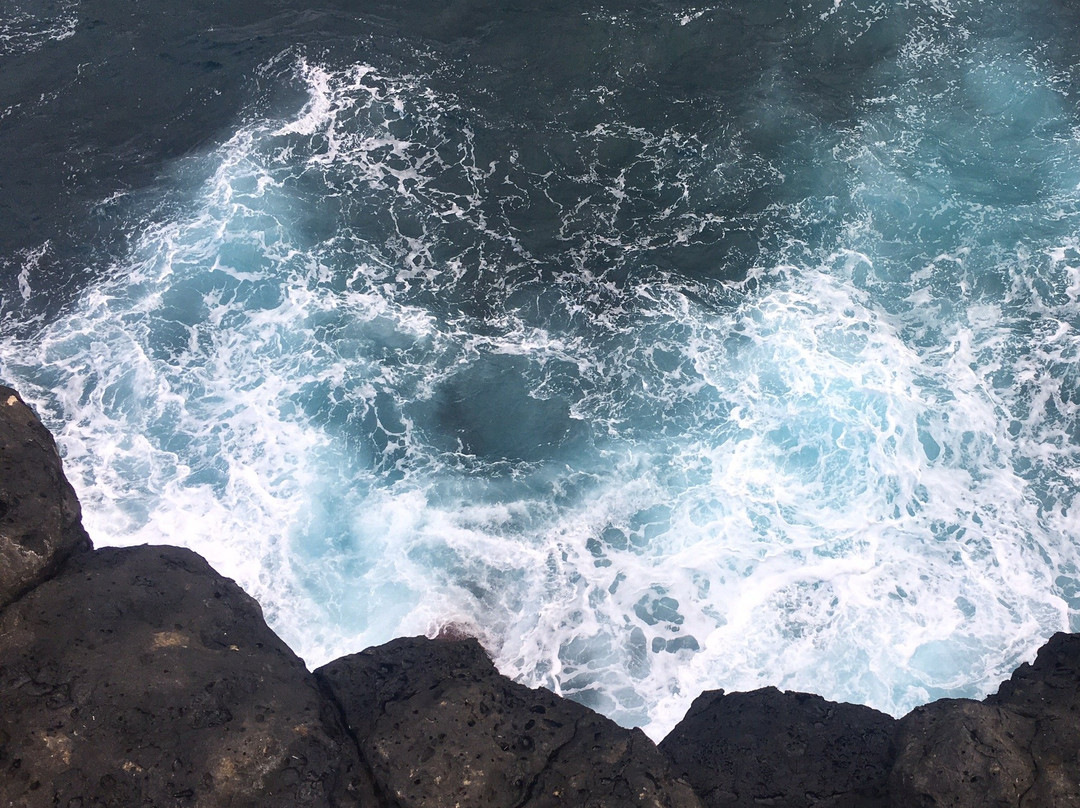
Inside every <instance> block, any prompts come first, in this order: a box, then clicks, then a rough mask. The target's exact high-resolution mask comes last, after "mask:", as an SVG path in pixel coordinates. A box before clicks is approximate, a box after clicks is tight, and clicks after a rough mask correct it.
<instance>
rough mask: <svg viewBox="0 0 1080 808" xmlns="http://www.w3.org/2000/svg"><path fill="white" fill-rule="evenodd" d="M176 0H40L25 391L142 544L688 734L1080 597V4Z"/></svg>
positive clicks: (30, 92) (1063, 615) (73, 468)
mask: <svg viewBox="0 0 1080 808" xmlns="http://www.w3.org/2000/svg"><path fill="white" fill-rule="evenodd" d="M150 6H151V7H150V8H149V9H148V10H143V11H138V12H132V11H130V10H123V9H122V8H121V7H120V6H119V5H117V6H116V8H112V7H111V6H107V5H104V4H91V3H89V2H88V0H82V2H80V1H79V0H70V2H56V3H44V4H31V3H22V2H3V3H0V85H2V86H3V88H4V89H3V95H0V141H2V140H3V138H4V131H5V128H6V130H7V132H8V134H9V140H8V143H9V144H12V143H19V144H24V145H23V146H21V147H20V148H15V146H11V147H10V148H7V150H2V149H0V178H3V177H7V178H8V179H9V180H10V181H9V182H7V189H6V190H7V192H9V193H10V194H11V195H9V197H8V202H7V203H6V204H7V212H8V215H9V216H11V217H16V219H17V221H19V222H25V227H21V228H14V229H13V230H12V232H9V234H8V235H7V236H5V238H6V239H7V241H5V242H3V243H2V245H0V246H3V247H4V249H5V253H4V254H3V255H0V273H2V274H3V277H2V279H0V380H2V381H3V382H4V383H7V384H10V385H13V386H15V387H17V388H18V389H19V390H20V391H21V392H22V393H23V394H24V396H25V397H26V398H27V400H28V401H30V402H32V403H33V404H34V405H35V406H36V407H37V408H38V410H39V412H40V413H41V415H42V417H43V418H44V420H45V422H46V423H47V425H48V426H49V427H50V428H51V429H52V430H53V431H54V433H55V434H56V436H57V440H58V442H59V444H60V446H61V450H62V452H63V455H64V461H65V468H66V470H67V473H68V475H69V477H70V478H71V480H72V482H73V483H74V485H75V487H76V489H77V491H78V492H79V495H80V498H81V500H82V503H83V509H84V521H85V523H86V526H87V528H88V530H89V531H90V533H91V535H92V537H93V538H94V540H95V542H96V543H97V544H99V545H102V544H116V545H126V544H137V543H143V542H152V543H153V542H167V543H173V544H179V545H183V546H187V547H191V548H192V549H194V550H196V551H198V552H200V553H202V554H203V555H205V556H206V557H207V558H208V559H209V560H210V561H211V563H213V564H214V565H215V566H217V567H218V569H220V570H221V571H223V572H224V573H225V574H227V575H230V576H232V577H234V578H236V580H237V581H238V582H239V583H240V584H242V585H243V586H244V587H245V588H246V589H247V590H248V591H249V592H251V593H252V594H253V595H254V596H255V597H256V598H257V599H258V600H259V601H260V603H261V604H262V606H263V608H264V610H265V612H266V615H267V618H268V621H269V622H270V624H271V625H272V627H273V628H274V629H275V630H276V631H277V632H278V633H279V634H280V635H281V636H282V637H283V638H284V639H285V640H286V641H287V642H288V643H289V644H290V645H291V646H292V647H293V648H294V649H295V650H296V651H297V652H298V653H299V654H301V655H302V656H303V657H304V658H305V660H306V661H307V662H308V663H309V665H311V666H316V665H320V664H322V663H324V662H326V661H328V660H329V659H332V658H334V657H336V656H338V655H341V654H344V653H350V652H353V651H356V650H359V649H361V648H364V647H367V646H369V645H373V644H378V643H382V642H385V641H387V640H389V639H391V638H393V637H396V636H401V635H407V634H428V635H432V636H433V635H435V634H437V633H438V632H439V631H441V630H443V629H445V628H447V627H451V626H452V627H454V628H456V629H457V630H460V631H465V632H466V633H469V634H473V635H475V636H477V637H478V638H479V639H480V640H481V641H482V642H483V644H484V645H485V647H486V648H487V649H488V650H489V652H490V653H491V654H492V656H493V658H494V659H495V661H496V663H497V665H498V667H499V668H500V670H502V671H503V672H504V673H506V674H508V675H510V676H513V677H514V678H516V679H517V680H519V681H522V682H525V683H526V684H529V685H534V686H544V687H548V688H551V689H552V690H554V691H556V692H558V693H561V694H563V695H565V696H568V697H570V698H573V699H575V700H577V701H580V702H583V703H585V704H587V705H589V706H591V707H594V708H595V709H597V710H599V711H601V712H603V713H605V714H607V715H609V716H611V717H612V718H614V719H615V720H617V721H619V722H620V723H622V724H624V725H628V726H642V727H643V728H644V729H645V730H646V731H647V732H648V733H649V734H650V735H652V736H653V737H654V738H660V737H662V736H663V735H664V734H665V733H666V732H667V731H668V730H669V729H670V728H671V727H672V726H673V725H674V724H675V723H676V722H677V721H678V720H679V719H680V718H681V716H682V714H683V713H684V712H685V710H686V708H687V707H688V706H689V703H690V701H691V700H692V699H693V698H694V697H695V696H696V695H697V694H698V693H700V692H701V691H702V690H704V689H709V688H717V687H723V688H725V689H728V690H747V689H752V688H756V687H761V686H765V685H776V686H778V687H781V688H785V689H797V690H806V691H812V692H816V693H820V694H821V695H823V696H825V697H827V698H829V699H834V700H843V701H853V702H858V703H864V704H869V705H871V706H873V707H875V708H878V709H880V710H884V711H886V712H889V713H892V714H894V715H900V714H902V713H904V712H906V711H907V710H909V709H911V708H912V707H914V706H916V705H918V704H921V703H924V702H926V701H929V700H931V699H935V698H939V697H944V696H972V697H981V696H982V695H984V694H986V693H987V692H990V691H992V690H994V689H996V686H997V683H998V682H999V681H1000V680H1001V679H1002V678H1004V677H1005V676H1007V675H1008V673H1009V672H1010V671H1011V670H1012V668H1013V667H1015V666H1016V665H1017V664H1018V663H1019V662H1021V661H1023V660H1025V659H1030V658H1032V657H1033V654H1034V651H1035V649H1037V648H1038V646H1039V645H1040V644H1041V643H1042V642H1043V641H1045V639H1046V638H1047V637H1048V636H1049V635H1050V634H1052V633H1053V632H1055V631H1059V630H1080V553H1078V536H1080V503H1078V502H1077V493H1078V490H1080V106H1078V103H1077V101H1078V90H1080V36H1078V34H1080V27H1078V24H1080V7H1077V6H1076V4H1075V3H1067V2H1060V3H1027V2H1018V3H1008V4H1006V3H998V2H991V3H986V2H967V1H965V0H927V2H916V1H915V0H901V1H898V2H852V1H851V0H828V2H803V3H777V2H745V3H735V4H722V5H700V6H688V5H684V4H676V3H671V2H641V3H617V4H610V5H601V4H589V3H586V4H584V5H583V4H567V3H558V2H549V3H542V4H536V6H535V8H530V9H527V10H521V9H515V8H506V7H504V4H491V3H481V2H460V3H457V2H455V3H435V2H431V0H426V2H418V1H414V2H407V3H396V4H393V5H389V4H387V5H380V4H373V5H371V7H370V8H369V10H368V11H361V12H357V11H355V10H349V9H344V8H340V7H337V6H334V5H331V4H328V5H326V6H321V7H318V8H314V9H313V8H311V7H310V6H307V7H305V8H303V9H300V8H295V9H294V8H291V7H290V6H289V5H288V4H287V3H279V4H276V5H273V6H270V7H267V8H265V9H247V8H246V7H244V6H235V7H233V8H232V9H231V10H230V11H229V14H232V15H233V16H232V17H230V18H229V19H227V20H220V19H218V18H217V17H215V15H216V14H223V13H225V12H221V11H220V10H215V9H213V8H210V7H209V5H208V7H206V8H204V7H202V6H201V5H199V4H198V3H196V4H195V5H194V6H193V7H192V8H191V9H190V10H189V11H186V12H185V13H184V14H183V15H182V16H183V19H182V20H181V19H179V18H180V16H181V15H180V14H179V12H176V11H175V10H172V12H173V15H174V16H175V18H176V19H175V20H174V16H169V15H163V14H159V12H161V11H162V10H166V11H167V10H169V9H170V7H169V6H168V5H166V4H160V3H158V4H157V5H156V6H155V5H154V4H150ZM118 9H120V10H118ZM138 14H143V15H144V16H145V18H144V17H139V16H137V15H138ZM155 14H157V15H158V16H156V17H155V16H154V15H155ZM132 54H134V55H132ZM139 59H143V61H139ZM154 71H157V72H154ZM5 76H7V77H13V78H8V79H5ZM84 80H85V81H87V82H90V84H88V85H86V86H84V85H82V84H80V82H82V81H84ZM95 82H96V83H95ZM153 82H158V83H157V84H155V83H153ZM49 88H52V89H49ZM133 88H134V89H133ZM87 99H92V100H93V103H92V104H91V103H90V101H88V100H87ZM215 105H217V106H215ZM76 110H81V112H80V113H79V114H80V115H83V114H85V117H77V116H76ZM165 133H168V135H166V134H165ZM40 143H44V144H46V145H47V146H48V147H49V148H51V149H53V150H54V153H53V157H54V158H55V159H56V160H57V161H59V162H58V163H56V164H55V165H54V163H53V162H50V161H49V160H42V161H40V162H39V163H36V164H35V163H33V162H32V161H30V165H29V166H28V165H27V163H28V159H27V157H26V155H27V154H30V153H33V152H32V150H33V148H35V146H34V144H40ZM41 148H45V147H44V146H42V147H41ZM56 149H62V150H63V151H62V152H56V151H55V150H56ZM27 150H30V151H27ZM61 164H62V165H61ZM56 165H61V167H60V168H57V167H56ZM50 166H51V167H50ZM50 172H51V173H50ZM38 174H40V182H38V181H36V180H32V179H31V180H27V181H26V182H21V181H17V180H18V178H20V177H23V176H24V175H26V176H27V177H31V178H33V177H35V176H37V175H38ZM27 189H30V190H27ZM13 200H14V201H13ZM2 210H3V208H2V207H0V211H2ZM19 217H21V218H19ZM12 233H14V234H12Z"/></svg>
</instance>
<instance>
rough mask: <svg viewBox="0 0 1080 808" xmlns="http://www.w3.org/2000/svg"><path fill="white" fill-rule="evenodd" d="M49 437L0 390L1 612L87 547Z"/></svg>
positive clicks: (75, 504)
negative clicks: (77, 551)
mask: <svg viewBox="0 0 1080 808" xmlns="http://www.w3.org/2000/svg"><path fill="white" fill-rule="evenodd" d="M80 519H81V512H80V510H79V500H78V499H77V498H76V496H75V490H74V489H73V488H72V487H71V484H70V483H69V482H68V481H67V479H66V478H65V477H64V471H63V468H62V467H61V463H60V454H59V453H58V452H57V450H56V443H55V442H54V441H53V438H52V435H50V434H49V431H48V430H47V429H45V427H44V426H43V425H42V423H41V421H39V420H38V417H37V416H36V415H35V414H34V411H33V410H31V409H30V408H29V407H28V406H27V405H26V404H25V403H23V400H22V398H21V397H20V396H19V394H18V393H16V392H15V391H14V390H12V389H11V388H10V387H4V386H2V385H0V608H3V607H4V606H6V605H7V604H9V603H11V602H12V601H14V600H15V599H16V598H18V597H19V596H20V595H22V594H23V593H25V592H27V591H28V590H30V589H31V588H33V587H34V586H36V585H37V584H39V583H41V582H42V581H44V580H45V579H47V578H48V577H49V576H51V575H54V574H55V573H56V571H57V570H58V569H59V568H60V565H61V564H62V563H63V562H64V560H65V559H66V558H67V557H68V556H70V555H71V554H72V553H73V552H75V551H76V550H80V549H89V548H90V539H89V538H88V537H87V535H86V531H84V530H83V527H82V522H81V521H80Z"/></svg>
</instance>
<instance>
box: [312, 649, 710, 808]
mask: <svg viewBox="0 0 1080 808" xmlns="http://www.w3.org/2000/svg"><path fill="white" fill-rule="evenodd" d="M316 675H317V676H320V677H322V678H323V679H324V681H325V682H326V683H327V684H328V685H329V687H330V689H331V691H332V692H333V693H334V695H335V697H336V698H337V699H338V702H339V703H340V705H341V706H342V708H343V711H344V714H345V717H346V722H347V723H348V725H349V728H350V730H351V731H352V732H353V733H354V734H355V736H356V738H357V741H358V743H359V745H360V748H361V751H362V752H363V754H364V756H365V758H366V759H367V760H368V761H369V763H370V765H371V768H372V771H373V774H374V776H375V779H376V781H377V783H378V784H379V786H380V788H381V789H382V790H383V791H384V793H386V794H387V795H389V796H390V797H391V798H392V799H393V800H394V801H395V803H396V805H399V806H401V808H413V807H414V806H415V807H416V808H419V806H424V808H511V807H512V806H521V808H526V806H527V807H528V808H548V807H549V806H550V808H555V806H573V808H601V807H604V808H606V807H607V806H610V807H611V808H616V807H618V808H629V807H630V806H650V808H692V807H693V806H698V805H699V804H700V803H699V802H698V800H697V798H696V797H695V796H694V794H693V793H692V792H691V790H690V788H689V787H688V786H687V785H686V784H685V783H683V782H680V781H678V780H676V779H674V778H673V777H672V776H671V774H670V772H669V770H668V767H667V764H666V762H665V761H664V759H663V757H662V756H661V755H660V754H659V752H658V751H657V749H656V747H655V746H654V745H653V743H652V741H650V740H649V739H648V738H647V737H646V736H645V735H644V734H643V733H642V732H641V731H640V730H627V729H623V728H622V727H620V726H618V725H617V724H615V723H614V722H612V721H610V720H609V719H607V718H604V717H603V716H601V715H598V714H596V713H594V712H593V711H592V710H590V709H588V708H587V707H584V706H582V705H580V704H576V703H575V702H572V701H568V700H566V699H563V698H560V697H559V696H556V695H555V694H554V693H551V692H550V691H547V690H543V689H540V690H532V689H530V688H528V687H525V686H524V685H520V684H516V683H514V682H512V681H511V680H510V679H508V678H507V677H505V676H502V675H500V674H499V673H498V672H497V671H496V670H495V667H494V665H492V663H491V660H490V659H488V657H487V655H486V654H485V653H484V651H483V649H482V648H481V647H480V645H479V643H477V642H476V641H475V640H441V639H440V640H428V639H425V638H423V637H417V638H407V639H399V640H394V641H393V642H390V643H387V644H386V645H383V646H381V647H378V648H371V649H368V650H367V651H364V652H362V653H359V654H354V655H352V656H348V657H344V658H342V659H338V660H335V661H334V662H331V663H330V664H329V665H326V666H324V667H322V668H320V669H319V670H317V671H316Z"/></svg>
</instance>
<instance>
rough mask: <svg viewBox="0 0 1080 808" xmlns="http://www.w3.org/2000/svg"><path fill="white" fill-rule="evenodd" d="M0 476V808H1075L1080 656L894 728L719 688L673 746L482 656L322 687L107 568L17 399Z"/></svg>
mask: <svg viewBox="0 0 1080 808" xmlns="http://www.w3.org/2000/svg"><path fill="white" fill-rule="evenodd" d="M0 473H2V475H3V476H2V477H0V705H2V709H0V807H3V806H20V808H24V807H25V808H37V806H42V808H44V806H67V808H90V807H91V806H143V805H145V806H161V807H165V806H177V808H181V807H184V808H186V807H187V806H196V807H197V808H201V807H202V806H252V808H254V806H260V807H261V806H267V807H268V808H273V806H278V805H280V806H312V807H313V808H314V807H316V806H318V807H319V808H321V806H327V807H328V808H329V807H330V806H350V807H351V806H358V807H359V808H553V807H554V806H562V805H567V806H574V808H577V807H578V806H581V808H609V807H610V808H617V807H618V808H622V807H623V806H643V808H644V806H650V808H698V806H701V807H702V808H714V807H719V806H724V807H725V808H727V806H748V807H749V806H761V805H768V806H774V808H783V807H789V808H801V806H807V808H811V807H816V808H825V807H826V806H832V807H835V808H840V807H841V806H844V807H845V808H846V807H847V806H850V808H885V807H886V806H891V807H892V808H909V806H920V807H921V806H952V807H953V808H966V807H967V806H972V808H974V807H975V806H978V807H979V808H994V806H999V805H1000V806H1005V805H1008V806H1018V807H1019V808H1042V807H1043V806H1064V807H1065V808H1072V807H1073V806H1076V808H1080V635H1074V634H1056V635H1054V637H1052V638H1051V639H1050V640H1049V641H1048V642H1047V643H1046V645H1044V646H1043V648H1042V649H1041V650H1040V651H1039V654H1038V657H1037V658H1036V659H1035V661H1034V662H1033V663H1030V664H1029V663H1025V664H1023V665H1021V666H1020V667H1019V668H1017V670H1016V671H1015V672H1014V673H1013V675H1012V677H1011V678H1010V679H1008V680H1007V681H1005V682H1003V683H1002V685H1001V687H1000V689H999V690H998V692H997V693H996V694H995V695H992V696H989V697H988V698H986V699H985V700H983V701H974V700H970V699H946V700H941V701H938V702H934V703H932V704H928V705H925V706H923V707H920V708H917V709H916V710H913V711H912V712H911V713H909V714H908V715H906V716H904V717H903V718H901V719H893V718H891V717H890V716H886V715H884V714H882V713H879V712H877V711H875V710H872V709H870V708H868V707H863V706H860V705H851V704H836V703H833V702H828V701H826V700H825V699H822V698H821V697H820V696H815V695H811V694H804V693H790V692H789V693H784V692H781V691H779V690H776V689H775V688H765V689H763V690H758V691H753V692H751V693H731V694H725V693H724V692H723V691H710V692H706V693H703V694H702V695H701V696H700V697H699V698H698V699H697V700H695V702H694V704H693V706H692V707H691V709H690V710H689V711H688V713H687V715H686V717H685V718H684V719H683V721H682V722H680V723H679V724H678V725H677V726H676V727H675V728H674V729H673V730H672V732H671V733H670V734H669V735H668V737H667V738H665V739H664V740H663V741H662V742H661V743H660V745H659V747H657V746H656V745H655V744H653V743H652V741H651V740H649V739H648V738H647V737H646V736H645V735H644V734H643V733H642V732H641V731H640V730H627V729H624V728H622V727H619V726H617V725H616V724H614V722H612V721H610V720H609V719H607V718H605V717H603V716H601V715H598V714H597V713H595V712H593V711H592V710H590V709H588V708H587V707H584V706H582V705H580V704H577V703H575V702H571V701H569V700H566V699H563V698H560V697H559V696H556V695H555V694H554V693H551V692H549V691H547V690H543V689H538V690H532V689H529V688H527V687H525V686H523V685H520V684H517V683H515V682H513V681H511V680H510V679H508V678H507V677H505V676H502V675H501V674H499V673H498V672H497V671H496V670H495V667H494V665H493V664H492V663H491V660H490V659H488V657H487V655H486V654H485V653H484V651H483V649H481V647H480V646H479V644H478V643H477V642H476V641H475V640H472V639H468V638H459V637H450V638H439V639H435V640H429V639H426V638H423V637H416V638H403V639H398V640H394V641H392V642H390V643H387V644H386V645H383V646H380V647H378V648H369V649H367V650H365V651H362V652H360V653H358V654H352V655H349V656H346V657H342V658H341V659H338V660H335V661H333V662H331V663H329V664H328V665H325V666H323V667H322V668H320V669H318V670H317V671H315V672H314V673H311V672H309V671H308V670H307V669H306V667H305V666H304V664H303V662H302V661H301V660H300V659H299V658H298V657H297V656H296V655H295V654H294V653H293V652H292V651H291V650H290V649H289V648H288V647H287V646H286V645H285V644H284V643H283V642H282V641H281V640H280V639H279V638H278V637H277V636H276V635H275V634H274V633H273V632H272V631H271V630H270V629H269V628H268V627H267V625H266V623H265V621H264V620H263V616H262V610H261V609H260V607H259V605H258V604H257V603H256V602H255V601H254V600H253V599H252V598H251V597H250V596H248V595H247V594H246V593H244V592H243V590H241V589H240V587H239V586H237V585H236V584H235V582H233V581H231V580H229V579H227V578H225V577H224V576H222V575H220V574H219V573H218V572H216V571H215V570H214V569H213V568H211V567H210V565H209V564H207V562H206V561H205V560H204V559H202V558H201V557H200V556H198V555H197V554H195V553H193V552H191V551H189V550H184V549H180V548H176V547H169V546H164V545H162V546H142V547H134V548H125V549H117V548H103V549H98V550H94V549H93V548H92V546H91V543H90V540H89V538H88V537H87V536H86V533H85V531H84V530H83V529H82V525H81V522H80V512H79V505H78V500H77V499H76V498H75V494H74V491H73V490H72V489H71V486H70V484H68V482H67V480H66V479H65V478H64V476H63V470H62V468H61V463H60V458H59V454H58V453H57V451H56V446H55V443H54V442H53V440H52V437H51V435H49V433H48V431H47V430H45V428H44V427H43V426H42V425H41V424H40V422H39V421H38V420H37V418H36V416H34V414H33V412H32V410H30V408H29V407H27V406H26V405H25V404H24V403H23V402H22V400H21V398H19V396H18V394H17V393H16V392H15V391H14V390H11V389H10V388H5V387H2V386H0Z"/></svg>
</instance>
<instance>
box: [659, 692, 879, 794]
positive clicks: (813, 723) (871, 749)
mask: <svg viewBox="0 0 1080 808" xmlns="http://www.w3.org/2000/svg"><path fill="white" fill-rule="evenodd" d="M895 723H896V721H895V719H893V718H892V717H891V716H888V715H885V714H884V713H879V712H878V711H877V710H872V709H870V708H869V707H863V706H860V705H856V704H836V703H835V702H830V701H825V699H823V698H821V696H814V695H810V694H807V693H782V692H780V691H779V690H777V689H776V688H775V687H768V688H765V689H763V690H755V691H753V692H751V693H732V694H730V695H726V694H725V693H724V691H723V690H714V691H708V692H706V693H702V694H701V695H700V696H698V698H697V699H695V700H694V703H693V704H692V705H691V706H690V710H689V711H688V712H687V714H686V717H685V718H683V720H682V721H680V722H679V724H678V725H677V726H676V727H675V728H674V729H673V730H672V731H671V732H670V733H669V734H668V736H667V737H666V738H664V740H663V741H662V742H661V743H660V750H661V751H662V752H663V753H664V754H665V755H667V756H668V758H669V759H670V760H671V761H672V766H673V768H674V770H675V772H676V773H678V774H679V775H680V776H682V777H684V778H685V779H686V780H687V781H688V782H689V783H690V785H691V786H692V787H693V788H694V790H695V791H696V792H697V793H698V795H700V797H701V799H702V802H703V803H704V805H705V806H706V808H721V807H723V808H728V806H743V805H746V806H759V805H770V806H776V807H777V808H797V806H820V807H821V808H824V807H825V806H828V807H829V808H886V806H888V804H889V792H888V781H889V768H890V766H891V765H892V759H893V735H894V733H895V726H894V725H895Z"/></svg>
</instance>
